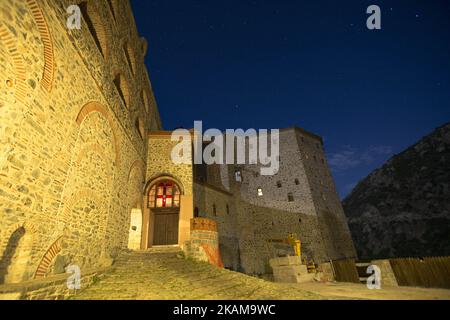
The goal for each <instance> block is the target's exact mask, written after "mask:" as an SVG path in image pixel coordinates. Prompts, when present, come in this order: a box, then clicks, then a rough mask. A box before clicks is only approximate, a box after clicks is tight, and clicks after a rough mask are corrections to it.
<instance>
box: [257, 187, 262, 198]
mask: <svg viewBox="0 0 450 320" xmlns="http://www.w3.org/2000/svg"><path fill="white" fill-rule="evenodd" d="M262 195H263V191H262V188H258V197H262Z"/></svg>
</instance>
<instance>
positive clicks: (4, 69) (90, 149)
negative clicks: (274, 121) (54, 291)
mask: <svg viewBox="0 0 450 320" xmlns="http://www.w3.org/2000/svg"><path fill="white" fill-rule="evenodd" d="M74 3H76V4H77V5H78V6H79V8H80V13H81V29H69V28H68V27H67V18H68V17H69V14H68V13H67V11H66V9H67V8H68V7H69V6H70V5H73V4H74ZM146 53H147V42H146V40H145V39H144V38H142V37H140V36H139V34H138V33H137V30H136V26H135V22H134V18H133V13H132V10H131V7H130V4H129V2H128V1H125V0H95V1H93V0H89V1H80V0H75V1H73V0H10V1H0V222H1V224H0V284H1V283H20V282H24V281H28V280H32V279H39V278H43V277H46V276H48V275H51V274H58V273H64V272H65V271H64V270H65V267H67V266H68V265H78V266H79V267H80V268H81V271H82V272H84V271H85V270H94V269H96V268H102V267H105V266H109V265H111V264H112V263H113V262H114V259H115V258H116V257H117V255H118V254H119V252H120V251H122V250H124V249H127V248H129V249H135V250H139V249H147V248H150V247H152V246H157V245H178V246H180V247H181V248H183V249H184V250H185V252H186V253H187V254H190V253H192V251H193V250H194V251H195V250H197V251H198V250H199V249H198V248H197V247H196V243H197V242H196V238H195V237H196V236H195V235H196V234H197V235H198V234H199V233H194V232H193V230H194V229H193V226H195V225H196V224H198V225H199V226H200V227H198V225H197V227H196V228H195V229H196V230H206V231H208V230H209V229H214V230H217V232H218V238H217V239H211V241H212V242H214V241H216V243H215V244H216V245H218V249H219V250H218V251H216V252H212V253H211V252H208V250H207V249H205V250H206V251H205V252H203V253H202V254H206V255H211V254H212V255H216V256H217V257H216V258H217V259H218V260H220V259H221V261H220V263H218V264H222V263H223V265H224V267H226V268H229V269H232V270H236V271H241V272H245V273H248V274H259V275H260V274H265V273H270V267H269V264H268V261H269V259H270V258H271V257H275V256H277V255H282V254H288V253H289V250H290V247H289V246H286V245H282V244H278V243H274V242H271V241H270V240H272V239H282V238H286V236H287V234H288V233H294V234H296V235H297V237H298V238H299V239H300V240H301V242H302V252H303V258H304V259H306V260H309V261H314V262H315V263H322V262H325V261H329V260H330V259H333V260H335V259H341V258H349V257H355V255H356V254H355V250H354V247H353V243H352V240H351V237H350V233H349V229H348V227H347V224H346V220H345V217H344V213H343V209H342V207H341V204H340V201H339V198H338V196H337V193H336V189H335V186H334V182H333V179H332V177H331V174H330V172H329V169H328V166H327V162H326V159H325V154H324V151H323V142H322V139H321V138H320V137H319V136H317V135H315V134H312V133H309V132H307V131H305V130H303V129H300V128H287V129H282V130H280V145H279V147H280V169H279V171H278V173H277V174H275V175H272V176H262V175H260V174H259V166H258V165H208V166H207V165H194V164H182V165H176V164H174V163H173V162H172V161H171V158H170V153H171V150H172V148H173V146H174V144H176V142H173V141H171V139H170V136H171V132H170V131H163V127H162V124H161V120H160V117H159V113H158V108H157V105H156V102H155V98H154V94H153V90H152V86H151V83H150V80H149V75H148V73H147V70H146V68H145V65H144V57H145V56H146ZM194 217H199V219H193V218H194ZM202 217H203V218H207V219H204V220H202V219H201V218H202ZM211 220H212V221H215V224H208V221H211ZM216 228H217V229H216ZM200 234H201V233H200ZM217 240H218V244H217Z"/></svg>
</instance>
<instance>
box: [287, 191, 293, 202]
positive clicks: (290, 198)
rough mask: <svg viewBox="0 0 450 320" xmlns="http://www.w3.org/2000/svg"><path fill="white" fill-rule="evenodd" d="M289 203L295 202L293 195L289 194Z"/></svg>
mask: <svg viewBox="0 0 450 320" xmlns="http://www.w3.org/2000/svg"><path fill="white" fill-rule="evenodd" d="M288 201H289V202H292V201H294V196H293V195H292V193H288Z"/></svg>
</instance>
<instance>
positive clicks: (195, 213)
mask: <svg viewBox="0 0 450 320" xmlns="http://www.w3.org/2000/svg"><path fill="white" fill-rule="evenodd" d="M194 218H198V207H195V208H194Z"/></svg>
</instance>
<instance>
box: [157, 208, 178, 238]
mask: <svg viewBox="0 0 450 320" xmlns="http://www.w3.org/2000/svg"><path fill="white" fill-rule="evenodd" d="M178 219H179V213H178V212H158V213H155V226H154V231H153V232H154V236H153V245H155V246H157V245H168V244H178Z"/></svg>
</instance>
